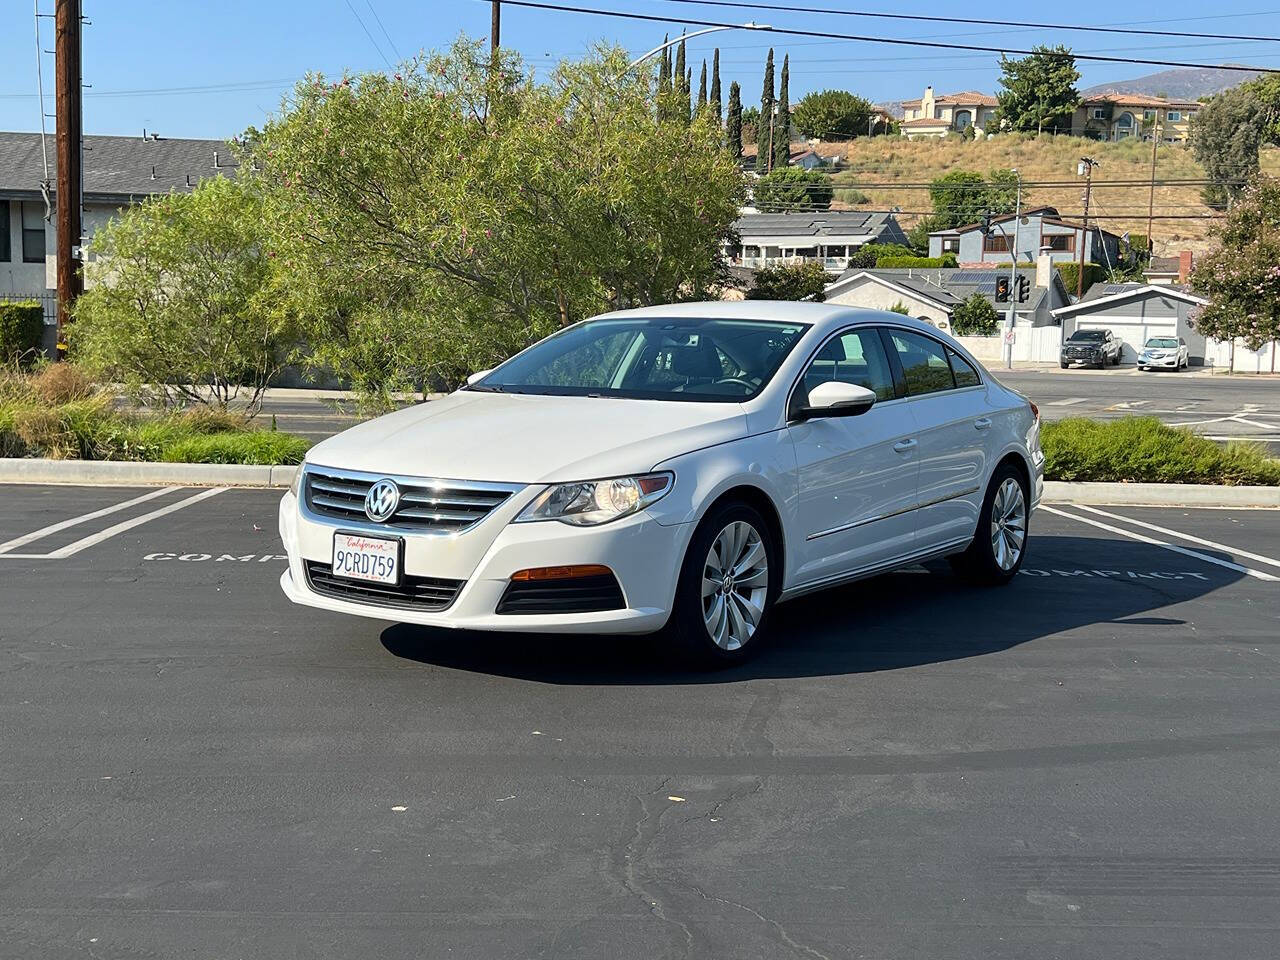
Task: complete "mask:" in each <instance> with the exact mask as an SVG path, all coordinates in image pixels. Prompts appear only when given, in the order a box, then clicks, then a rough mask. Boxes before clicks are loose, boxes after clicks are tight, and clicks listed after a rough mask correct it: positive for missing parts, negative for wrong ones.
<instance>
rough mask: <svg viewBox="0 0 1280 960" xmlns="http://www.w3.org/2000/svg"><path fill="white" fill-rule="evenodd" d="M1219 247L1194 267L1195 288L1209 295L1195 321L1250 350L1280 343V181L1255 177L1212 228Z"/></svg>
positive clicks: (1202, 330) (1211, 333) (1204, 329)
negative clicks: (1242, 344) (1238, 339)
mask: <svg viewBox="0 0 1280 960" xmlns="http://www.w3.org/2000/svg"><path fill="white" fill-rule="evenodd" d="M1213 235H1214V238H1215V239H1216V240H1217V249H1215V250H1214V251H1213V252H1212V253H1210V254H1209V255H1208V256H1207V257H1204V258H1202V259H1201V260H1200V262H1199V263H1198V264H1197V265H1196V269H1195V272H1194V273H1192V275H1191V286H1192V289H1194V290H1195V291H1196V292H1197V293H1199V294H1201V295H1202V296H1204V297H1206V298H1207V299H1208V300H1209V304H1208V306H1206V307H1203V308H1201V310H1200V313H1199V315H1198V316H1197V317H1196V318H1195V319H1194V320H1193V321H1192V322H1193V323H1194V324H1195V328H1196V330H1197V331H1198V332H1200V333H1203V334H1205V335H1207V336H1210V337H1216V338H1218V339H1219V340H1234V339H1236V338H1237V337H1238V338H1240V339H1242V340H1243V341H1244V343H1245V346H1247V347H1248V348H1249V349H1250V350H1257V349H1259V348H1260V347H1261V346H1262V345H1263V344H1265V343H1268V342H1274V341H1276V340H1280V267H1277V266H1276V264H1280V180H1276V179H1275V178H1274V177H1258V178H1255V179H1254V181H1253V182H1252V183H1250V184H1249V186H1248V187H1246V188H1245V189H1244V191H1242V192H1241V194H1240V196H1239V198H1238V199H1237V201H1236V203H1235V204H1233V205H1232V208H1231V212H1230V213H1228V214H1227V216H1226V218H1225V219H1224V220H1223V221H1222V222H1221V223H1220V224H1219V225H1217V226H1215V227H1214V230H1213Z"/></svg>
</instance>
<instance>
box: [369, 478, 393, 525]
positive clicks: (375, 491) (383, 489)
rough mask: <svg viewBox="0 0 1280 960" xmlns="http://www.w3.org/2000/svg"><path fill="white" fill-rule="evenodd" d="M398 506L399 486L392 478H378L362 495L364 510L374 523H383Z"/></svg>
mask: <svg viewBox="0 0 1280 960" xmlns="http://www.w3.org/2000/svg"><path fill="white" fill-rule="evenodd" d="M398 506H400V488H399V487H397V486H396V482H395V481H394V480H379V481H378V482H377V483H375V484H374V485H373V486H372V487H370V488H369V492H368V493H367V494H365V497H364V512H365V516H367V517H368V518H369V519H370V520H372V521H373V522H374V523H385V522H386V521H387V520H390V519H391V515H392V514H393V513H395V512H396V507H398Z"/></svg>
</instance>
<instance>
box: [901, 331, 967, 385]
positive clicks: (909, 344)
mask: <svg viewBox="0 0 1280 960" xmlns="http://www.w3.org/2000/svg"><path fill="white" fill-rule="evenodd" d="M889 342H890V343H892V344H893V347H894V350H895V351H896V352H897V354H898V362H899V363H900V364H901V365H902V379H903V380H904V381H905V382H906V385H907V396H909V397H918V396H921V395H923V394H926V393H937V392H938V391H939V390H951V389H952V388H954V387H955V385H956V382H955V378H954V377H953V376H952V374H951V363H950V362H949V361H948V360H947V355H946V352H945V351H944V349H943V346H942V344H940V343H938V341H936V340H931V339H929V338H928V337H922V336H920V334H918V333H910V332H909V331H906V330H891V331H890V332H889Z"/></svg>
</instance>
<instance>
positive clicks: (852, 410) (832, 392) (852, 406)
mask: <svg viewBox="0 0 1280 960" xmlns="http://www.w3.org/2000/svg"><path fill="white" fill-rule="evenodd" d="M875 402H876V395H875V393H874V392H872V391H871V390H868V389H867V388H866V387H860V386H858V385H857V384H856V383H841V382H840V381H838V380H828V381H827V382H826V383H820V384H818V385H817V386H816V387H814V388H813V389H812V390H810V391H809V402H808V403H806V404H804V405H803V406H801V407H800V409H799V410H798V411H796V415H797V418H798V419H800V420H813V419H816V418H818V417H856V416H859V415H860V414H864V413H866V412H867V411H868V410H870V409H871V408H872V406H874V405H875Z"/></svg>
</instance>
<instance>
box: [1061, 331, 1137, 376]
mask: <svg viewBox="0 0 1280 960" xmlns="http://www.w3.org/2000/svg"><path fill="white" fill-rule="evenodd" d="M1123 348H1124V342H1123V341H1122V340H1121V339H1120V338H1119V337H1115V336H1112V334H1111V331H1110V330H1077V331H1076V332H1075V333H1073V334H1072V335H1071V336H1070V337H1068V338H1067V342H1066V343H1064V344H1063V345H1062V354H1061V355H1060V357H1059V358H1058V359H1059V363H1060V365H1061V366H1062V367H1063V368H1064V369H1065V368H1066V367H1097V368H1098V369H1102V368H1103V367H1105V366H1106V365H1107V364H1108V363H1111V364H1118V363H1119V362H1120V351H1121V350H1122V349H1123Z"/></svg>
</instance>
